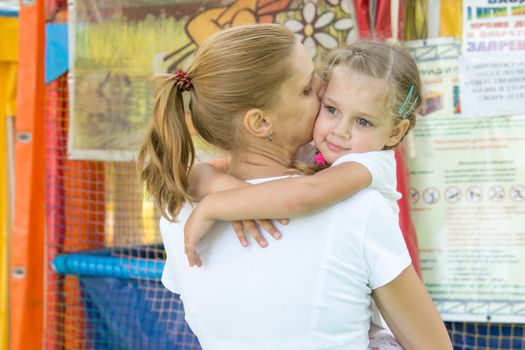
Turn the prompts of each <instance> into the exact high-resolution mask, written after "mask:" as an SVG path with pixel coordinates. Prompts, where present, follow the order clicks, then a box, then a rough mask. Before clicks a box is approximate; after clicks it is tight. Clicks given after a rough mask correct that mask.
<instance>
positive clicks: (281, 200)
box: [199, 162, 372, 221]
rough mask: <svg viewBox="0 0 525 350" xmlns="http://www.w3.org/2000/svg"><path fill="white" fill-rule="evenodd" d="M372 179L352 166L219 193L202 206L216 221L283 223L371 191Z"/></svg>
mask: <svg viewBox="0 0 525 350" xmlns="http://www.w3.org/2000/svg"><path fill="white" fill-rule="evenodd" d="M371 181H372V175H371V174H370V172H369V170H368V169H367V168H366V167H364V166H363V165H361V164H359V163H356V162H348V163H343V164H340V165H337V166H335V167H331V168H328V169H325V170H323V171H320V172H318V173H317V174H315V175H312V176H302V177H290V178H286V179H280V180H275V181H268V182H264V183H261V184H257V185H253V186H249V187H243V188H237V189H234V190H229V191H224V192H217V193H213V194H210V195H209V196H207V197H206V198H205V199H204V200H203V201H202V202H201V204H200V205H199V206H202V207H205V208H201V209H202V210H203V211H205V212H206V214H207V215H206V216H207V217H208V218H209V219H212V220H225V221H233V220H247V219H279V218H289V217H294V216H301V215H306V214H309V213H312V212H314V211H317V210H321V209H323V208H326V207H328V206H330V205H333V204H335V203H337V202H340V201H341V200H344V199H346V198H348V197H350V196H351V195H353V194H354V193H356V192H358V191H360V190H362V189H364V188H366V187H368V186H369V185H370V183H371ZM225 203H226V204H227V205H225Z"/></svg>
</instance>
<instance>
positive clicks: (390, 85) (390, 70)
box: [320, 40, 422, 149]
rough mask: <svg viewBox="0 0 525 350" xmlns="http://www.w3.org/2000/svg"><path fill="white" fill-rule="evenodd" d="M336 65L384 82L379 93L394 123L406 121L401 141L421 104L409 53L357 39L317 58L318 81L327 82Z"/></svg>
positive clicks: (412, 123)
mask: <svg viewBox="0 0 525 350" xmlns="http://www.w3.org/2000/svg"><path fill="white" fill-rule="evenodd" d="M340 65H343V66H344V67H347V68H349V69H351V70H353V71H355V72H358V73H361V74H364V75H367V76H370V77H372V78H376V79H383V80H384V81H385V89H384V91H381V92H379V93H382V94H384V96H385V97H386V102H387V107H388V110H389V111H390V113H391V116H392V118H393V119H394V122H395V124H397V123H399V122H400V121H401V120H403V119H406V120H408V121H409V122H410V125H409V127H408V129H407V132H406V133H405V135H403V137H402V138H401V140H400V141H399V142H401V141H402V140H403V138H404V137H405V136H406V134H407V133H408V131H409V130H410V129H412V128H413V127H414V125H415V124H416V114H417V112H418V110H419V108H420V106H421V102H422V101H421V100H422V95H421V80H420V78H419V70H418V68H417V65H416V62H415V61H414V59H413V58H412V56H411V55H410V53H409V52H408V51H407V50H406V49H404V48H403V47H401V46H399V45H394V44H388V43H385V42H380V41H374V40H360V41H357V42H355V43H353V44H351V45H349V46H347V47H346V48H342V49H336V50H332V51H330V52H328V53H327V54H326V55H325V56H323V57H322V58H321V59H320V74H321V76H322V78H323V79H324V80H326V81H328V79H329V78H330V74H331V73H332V71H333V70H334V68H335V67H337V66H340ZM396 146H397V145H394V146H391V147H385V149H389V148H394V147H396Z"/></svg>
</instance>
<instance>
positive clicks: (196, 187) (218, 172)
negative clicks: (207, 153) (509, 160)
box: [190, 158, 249, 202]
mask: <svg viewBox="0 0 525 350" xmlns="http://www.w3.org/2000/svg"><path fill="white" fill-rule="evenodd" d="M222 159H223V158H219V159H215V160H212V161H209V162H202V163H198V164H195V166H194V167H193V169H191V172H190V193H191V196H192V199H193V201H195V202H199V201H201V200H202V199H203V198H204V197H206V196H207V195H208V194H210V193H215V192H220V191H226V190H231V189H234V188H239V187H245V186H249V184H248V183H246V182H245V181H243V180H240V179H238V178H236V177H234V176H232V175H229V174H226V173H225V171H226V170H227V164H226V161H225V160H222Z"/></svg>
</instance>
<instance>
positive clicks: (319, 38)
mask: <svg viewBox="0 0 525 350" xmlns="http://www.w3.org/2000/svg"><path fill="white" fill-rule="evenodd" d="M69 3H70V9H69V16H68V18H69V26H68V27H69V30H70V33H69V38H70V45H69V47H70V53H71V55H70V61H71V62H70V91H71V95H70V121H71V122H70V125H69V142H68V154H69V157H70V158H73V159H93V160H114V161H130V160H132V159H134V158H135V156H136V154H137V151H138V149H139V147H140V144H141V142H142V138H143V137H144V134H145V131H146V128H147V126H148V125H149V123H150V120H151V117H152V116H151V111H152V98H153V90H154V86H153V83H152V80H153V79H152V78H153V76H154V75H156V74H159V73H166V72H174V71H175V70H176V69H177V68H185V67H186V63H187V62H188V59H189V58H191V57H192V54H193V52H194V51H195V50H196V49H197V47H198V46H199V45H200V44H201V43H202V42H203V41H204V40H205V39H206V38H208V37H209V36H211V35H212V34H214V33H215V32H217V31H219V30H222V29H226V28H229V27H232V26H236V25H241V24H255V23H280V24H283V25H285V26H286V27H288V28H289V29H290V30H291V31H293V32H294V34H295V36H296V37H297V39H298V40H300V41H301V42H302V43H303V44H304V46H305V47H306V48H307V50H308V52H309V53H310V55H311V56H312V57H314V56H315V55H316V54H317V53H318V52H321V51H323V50H327V49H332V48H335V47H337V46H342V45H345V44H346V43H348V42H351V41H353V40H355V38H356V37H357V30H356V28H355V22H354V19H353V17H352V14H351V7H350V6H349V4H350V2H349V1H347V0H326V1H324V0H319V1H303V0H300V1H299V0H295V1H293V0H258V1H246V0H224V1H214V0H199V1H195V0H175V1H174V0H121V1H106V0H90V1H71V2H69ZM195 141H196V143H197V153H198V157H201V158H202V157H205V154H206V152H207V151H208V150H209V147H208V148H206V145H205V144H204V143H203V142H202V141H199V139H197V138H196V139H195Z"/></svg>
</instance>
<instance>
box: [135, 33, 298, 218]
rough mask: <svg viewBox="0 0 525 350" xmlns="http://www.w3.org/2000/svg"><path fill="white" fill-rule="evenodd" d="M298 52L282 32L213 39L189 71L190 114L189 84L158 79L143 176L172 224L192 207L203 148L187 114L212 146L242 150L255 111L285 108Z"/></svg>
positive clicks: (142, 158) (141, 158)
mask: <svg viewBox="0 0 525 350" xmlns="http://www.w3.org/2000/svg"><path fill="white" fill-rule="evenodd" d="M295 45H296V40H295V37H294V35H293V33H292V32H291V31H289V30H288V29H286V28H285V27H283V26H280V25H276V24H257V25H247V26H240V27H234V28H230V29H227V30H224V31H221V32H218V33H216V34H215V35H213V36H211V37H210V38H208V39H207V40H206V41H205V42H204V43H203V44H202V45H201V46H200V47H199V48H198V50H197V51H196V53H195V56H194V57H193V59H192V60H191V63H190V65H189V67H188V70H187V74H188V76H189V78H190V79H191V88H190V91H189V94H190V96H191V99H190V101H189V111H185V110H184V105H183V100H182V92H181V91H183V90H184V87H183V85H182V84H184V82H183V81H180V79H177V77H176V75H173V74H166V75H163V76H160V77H158V78H157V80H158V85H157V89H156V91H155V97H154V105H153V119H152V121H151V125H150V127H149V129H148V131H147V133H146V137H145V140H144V142H143V144H142V146H141V148H140V151H139V154H138V159H137V169H138V171H139V173H140V177H141V180H142V181H144V183H145V184H146V190H147V191H148V193H149V194H151V195H152V196H153V197H154V198H155V203H156V205H157V206H158V207H159V208H160V210H161V213H162V215H163V216H164V217H165V218H167V219H168V220H174V219H175V218H176V217H177V215H178V213H179V211H180V209H181V207H182V205H183V203H184V202H185V201H187V200H189V193H188V176H189V171H190V169H191V167H192V165H193V162H194V159H195V147H194V145H193V142H192V138H191V134H190V129H189V127H188V124H187V122H186V119H185V112H187V113H188V114H189V115H190V117H191V124H193V126H194V127H195V130H196V131H197V132H198V133H199V135H200V136H201V137H202V138H203V139H204V140H206V141H207V142H209V143H210V144H212V145H214V146H216V147H219V148H221V149H223V150H226V151H234V150H236V149H239V148H240V147H242V144H241V143H242V141H241V140H242V138H241V137H239V136H240V133H239V128H240V125H241V123H240V120H241V117H242V115H243V114H244V113H245V112H247V111H248V110H249V109H252V108H260V109H267V108H271V107H272V106H273V105H274V104H275V103H276V102H277V101H278V99H279V94H278V93H279V91H280V87H281V85H282V83H283V82H284V81H286V80H287V79H288V78H289V77H290V75H291V74H292V73H293V72H291V70H292V61H291V57H292V52H293V49H294V47H295Z"/></svg>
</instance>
